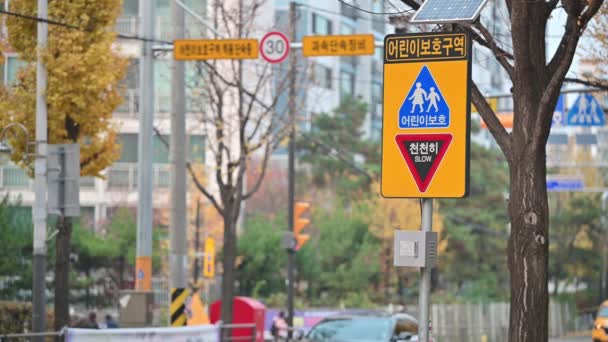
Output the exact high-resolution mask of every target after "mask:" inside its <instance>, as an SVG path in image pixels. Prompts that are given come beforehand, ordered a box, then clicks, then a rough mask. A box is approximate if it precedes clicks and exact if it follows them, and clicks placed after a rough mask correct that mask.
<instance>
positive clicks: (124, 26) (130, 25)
mask: <svg viewBox="0 0 608 342" xmlns="http://www.w3.org/2000/svg"><path fill="white" fill-rule="evenodd" d="M114 27H115V29H116V32H117V33H120V34H126V35H136V34H137V32H138V30H139V17H136V16H120V17H118V19H116V25H115V26H114Z"/></svg>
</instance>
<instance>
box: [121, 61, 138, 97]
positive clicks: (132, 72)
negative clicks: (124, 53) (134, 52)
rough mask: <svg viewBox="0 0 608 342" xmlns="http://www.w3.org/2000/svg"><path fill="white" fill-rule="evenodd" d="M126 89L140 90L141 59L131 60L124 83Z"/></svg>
mask: <svg viewBox="0 0 608 342" xmlns="http://www.w3.org/2000/svg"><path fill="white" fill-rule="evenodd" d="M122 84H123V85H124V86H125V88H126V89H139V87H138V85H139V58H131V59H130V60H129V66H128V67H127V75H126V76H125V78H124V79H123V81H122Z"/></svg>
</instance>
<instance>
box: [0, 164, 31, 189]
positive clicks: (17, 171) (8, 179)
mask: <svg viewBox="0 0 608 342" xmlns="http://www.w3.org/2000/svg"><path fill="white" fill-rule="evenodd" d="M32 184H33V179H31V178H30V177H29V176H28V175H27V173H26V172H25V171H24V170H23V169H21V168H19V167H17V166H16V165H7V166H3V167H0V188H1V189H30V188H31V187H32Z"/></svg>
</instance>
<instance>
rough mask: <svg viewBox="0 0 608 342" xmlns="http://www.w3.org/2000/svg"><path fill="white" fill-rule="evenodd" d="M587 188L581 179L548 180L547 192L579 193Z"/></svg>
mask: <svg viewBox="0 0 608 342" xmlns="http://www.w3.org/2000/svg"><path fill="white" fill-rule="evenodd" d="M584 188H585V182H584V181H583V180H582V179H580V178H553V179H547V191H578V190H583V189H584Z"/></svg>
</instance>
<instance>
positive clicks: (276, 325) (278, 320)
mask: <svg viewBox="0 0 608 342" xmlns="http://www.w3.org/2000/svg"><path fill="white" fill-rule="evenodd" d="M287 330H288V326H287V322H285V312H283V311H279V314H278V315H277V316H275V317H274V318H273V319H272V325H271V326H270V333H271V334H272V338H273V340H274V341H275V342H278V341H286V340H287Z"/></svg>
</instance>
